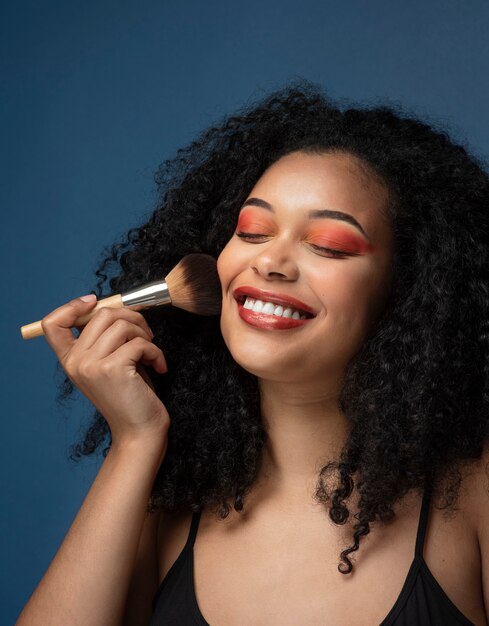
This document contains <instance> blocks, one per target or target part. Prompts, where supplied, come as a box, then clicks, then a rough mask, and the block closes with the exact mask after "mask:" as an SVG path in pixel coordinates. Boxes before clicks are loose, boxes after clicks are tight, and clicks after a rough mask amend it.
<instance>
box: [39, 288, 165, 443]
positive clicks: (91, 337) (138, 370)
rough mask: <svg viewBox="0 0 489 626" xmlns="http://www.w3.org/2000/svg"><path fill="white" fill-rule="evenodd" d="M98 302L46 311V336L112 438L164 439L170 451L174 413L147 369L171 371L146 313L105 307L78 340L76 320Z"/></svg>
mask: <svg viewBox="0 0 489 626" xmlns="http://www.w3.org/2000/svg"><path fill="white" fill-rule="evenodd" d="M95 303H96V299H94V300H93V301H92V302H84V301H83V300H81V299H80V298H76V299H74V300H71V302H68V303H67V304H64V305H63V306H60V307H59V308H57V309H55V310H54V311H52V312H51V313H49V314H48V315H46V316H45V317H44V318H43V319H42V322H41V324H42V328H43V331H44V335H45V337H46V340H47V342H48V343H49V345H50V346H51V348H52V349H53V350H54V352H55V354H56V356H57V357H58V359H59V362H60V363H61V365H62V367H63V369H64V370H65V371H66V373H67V374H68V376H69V378H70V380H71V381H72V382H73V383H74V384H75V385H76V386H77V387H78V388H79V389H80V391H82V393H83V394H84V395H85V396H86V397H87V398H88V399H89V400H90V402H92V403H93V404H94V405H95V407H96V408H97V409H98V410H99V411H100V413H101V414H102V415H103V416H104V417H105V419H106V420H107V422H108V424H109V427H110V431H111V434H112V441H113V442H117V443H124V442H126V441H130V440H134V439H135V438H145V437H150V438H151V437H164V438H165V441H164V447H165V451H166V445H167V439H166V436H167V432H168V427H169V425H170V417H169V415H168V411H167V410H166V408H165V406H164V404H163V403H162V402H161V400H160V399H159V398H158V396H157V395H156V394H155V392H154V387H153V385H152V384H151V381H150V378H149V376H148V374H147V372H146V371H145V370H144V367H143V366H144V365H150V366H151V367H153V369H154V370H155V371H156V372H159V373H161V374H163V373H164V372H166V371H167V366H166V361H165V357H164V355H163V352H162V351H161V350H160V348H158V347H157V346H155V344H154V343H152V339H153V333H152V332H151V329H150V327H149V325H148V323H147V322H146V320H145V319H144V317H143V316H142V315H141V313H138V312H137V311H133V310H131V309H125V308H120V309H111V308H102V309H100V310H99V311H97V312H96V313H95V315H94V316H93V317H92V319H91V320H90V321H89V322H88V323H87V324H86V326H85V327H84V328H83V330H82V332H81V334H80V337H79V338H78V339H75V338H74V336H73V334H72V332H71V328H72V327H73V324H74V322H75V320H76V319H77V317H79V316H81V315H83V314H85V313H88V312H89V311H90V310H91V309H92V307H93V306H94V305H95Z"/></svg>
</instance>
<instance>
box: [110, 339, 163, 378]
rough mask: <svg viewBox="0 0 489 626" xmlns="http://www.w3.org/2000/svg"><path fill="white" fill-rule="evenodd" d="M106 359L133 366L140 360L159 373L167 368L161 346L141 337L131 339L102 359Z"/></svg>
mask: <svg viewBox="0 0 489 626" xmlns="http://www.w3.org/2000/svg"><path fill="white" fill-rule="evenodd" d="M107 360H109V361H117V362H118V363H120V362H125V363H127V364H129V365H131V366H134V367H136V365H137V364H138V363H139V362H141V363H143V364H145V365H149V366H150V367H152V368H153V369H154V370H155V371H157V372H160V373H161V374H163V373H164V372H166V371H167V370H168V368H167V365H166V359H165V357H164V355H163V352H162V350H161V348H158V346H156V345H155V344H154V343H151V342H150V341H147V340H146V339H143V338H142V337H135V338H134V339H131V341H128V342H127V343H125V344H124V345H123V346H121V347H120V348H118V349H117V350H116V351H115V352H113V353H112V354H111V355H110V356H109V357H106V359H104V361H107Z"/></svg>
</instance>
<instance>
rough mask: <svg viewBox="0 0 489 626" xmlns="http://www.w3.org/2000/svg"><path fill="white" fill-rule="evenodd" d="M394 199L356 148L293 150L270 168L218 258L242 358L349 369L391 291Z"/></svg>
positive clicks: (231, 331) (226, 325)
mask: <svg viewBox="0 0 489 626" xmlns="http://www.w3.org/2000/svg"><path fill="white" fill-rule="evenodd" d="M386 202H387V190H386V189H385V187H384V186H383V185H382V184H381V183H380V182H378V180H377V179H376V178H375V177H374V176H373V175H370V174H369V173H368V168H367V167H365V166H362V165H361V164H360V162H359V161H358V160H357V159H356V157H354V156H351V155H348V154H337V153H336V154H335V153H324V154H319V155H318V154H314V155H311V154H306V153H302V152H294V153H291V154H288V155H286V156H284V157H282V158H281V159H279V160H278V161H276V162H275V163H274V164H272V165H271V166H270V167H269V168H268V170H266V171H265V173H264V174H263V176H262V177H261V178H260V179H259V180H258V181H257V183H256V184H255V186H254V187H253V189H252V190H251V192H250V193H249V195H248V198H247V200H246V201H245V203H244V204H243V207H242V208H241V210H240V213H239V218H238V222H237V225H236V232H235V233H234V235H233V236H232V237H231V239H230V241H229V242H228V243H227V245H226V246H225V248H224V249H223V251H222V253H221V254H220V256H219V259H218V262H217V269H218V272H219V277H220V280H221V284H222V290H223V303H222V314H221V331H222V334H223V338H224V341H225V342H226V345H227V347H228V348H229V350H230V352H231V354H232V356H233V358H234V359H235V360H236V362H237V363H239V364H240V365H241V366H242V367H243V368H244V369H246V370H247V371H249V372H251V373H252V374H254V375H256V376H258V377H259V378H263V379H268V380H274V381H280V382H294V383H297V382H301V381H304V382H308V383H311V382H314V381H315V380H317V381H318V382H320V383H321V382H322V383H323V384H324V382H325V377H328V376H337V375H338V374H339V375H340V376H341V373H342V371H343V369H344V367H345V365H346V364H347V362H348V361H349V360H350V359H351V357H352V356H354V354H356V352H358V350H359V349H360V347H361V345H362V343H363V341H364V340H365V337H366V334H367V332H368V331H369V329H370V328H371V325H372V324H373V322H374V321H375V320H376V318H377V316H378V315H379V314H380V313H381V311H382V310H383V307H384V305H385V301H386V297H387V294H388V286H389V280H390V261H391V255H392V233H391V230H390V227H389V225H388V223H387V221H386V218H385V217H384V216H383V215H382V208H383V207H384V206H385V204H386ZM328 249H333V250H337V251H340V252H341V253H342V254H341V255H340V256H335V254H334V253H332V252H330V251H329V250H328ZM247 296H249V298H246V297H247ZM258 301H260V302H261V303H263V304H260V302H258ZM297 318H298V319H297Z"/></svg>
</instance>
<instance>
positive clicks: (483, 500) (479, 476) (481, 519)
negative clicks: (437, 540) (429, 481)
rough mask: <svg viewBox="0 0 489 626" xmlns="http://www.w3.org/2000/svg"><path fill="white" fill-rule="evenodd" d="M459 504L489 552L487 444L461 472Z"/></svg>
mask: <svg viewBox="0 0 489 626" xmlns="http://www.w3.org/2000/svg"><path fill="white" fill-rule="evenodd" d="M461 486H462V489H461V494H460V497H461V506H463V507H464V508H465V511H466V513H467V517H468V518H469V519H470V521H471V523H472V526H473V528H474V530H475V531H476V533H477V537H478V539H479V544H480V545H481V547H482V543H484V544H485V548H486V550H487V551H488V553H489V444H486V445H485V446H484V449H483V452H482V455H481V456H480V457H479V458H478V459H476V460H475V461H473V462H471V463H470V464H469V465H467V469H466V470H464V472H463V477H462V485H461Z"/></svg>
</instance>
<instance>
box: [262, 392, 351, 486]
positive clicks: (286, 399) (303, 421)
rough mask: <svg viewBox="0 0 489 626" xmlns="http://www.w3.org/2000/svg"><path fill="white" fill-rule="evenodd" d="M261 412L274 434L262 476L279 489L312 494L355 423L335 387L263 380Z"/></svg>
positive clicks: (265, 457) (264, 459)
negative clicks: (343, 410)
mask: <svg viewBox="0 0 489 626" xmlns="http://www.w3.org/2000/svg"><path fill="white" fill-rule="evenodd" d="M259 385H260V397H261V413H262V418H263V422H264V425H265V428H266V430H267V433H268V439H267V442H266V444H265V447H264V451H263V457H262V465H261V468H260V478H261V479H262V480H265V482H266V484H267V485H268V486H269V487H272V488H273V491H274V492H275V493H280V494H283V495H286V496H287V497H291V496H293V495H294V494H295V495H296V496H297V497H299V498H300V497H302V498H304V496H306V497H308V496H309V495H310V494H311V488H312V489H314V487H315V485H316V484H317V480H318V475H319V470H320V469H321V467H322V466H323V465H325V464H326V463H327V462H328V461H332V460H338V459H339V456H340V452H341V449H342V447H343V445H344V443H345V441H346V439H347V436H348V432H349V424H348V421H347V419H346V417H345V415H344V414H343V413H341V411H340V409H339V407H338V392H337V385H335V386H334V391H333V390H330V391H329V392H328V391H325V390H324V388H322V389H321V390H319V389H318V387H316V389H314V388H309V389H306V388H305V387H304V385H301V386H300V387H295V386H294V385H291V384H289V383H287V384H284V383H277V382H274V381H268V380H267V381H265V380H260V381H259Z"/></svg>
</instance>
